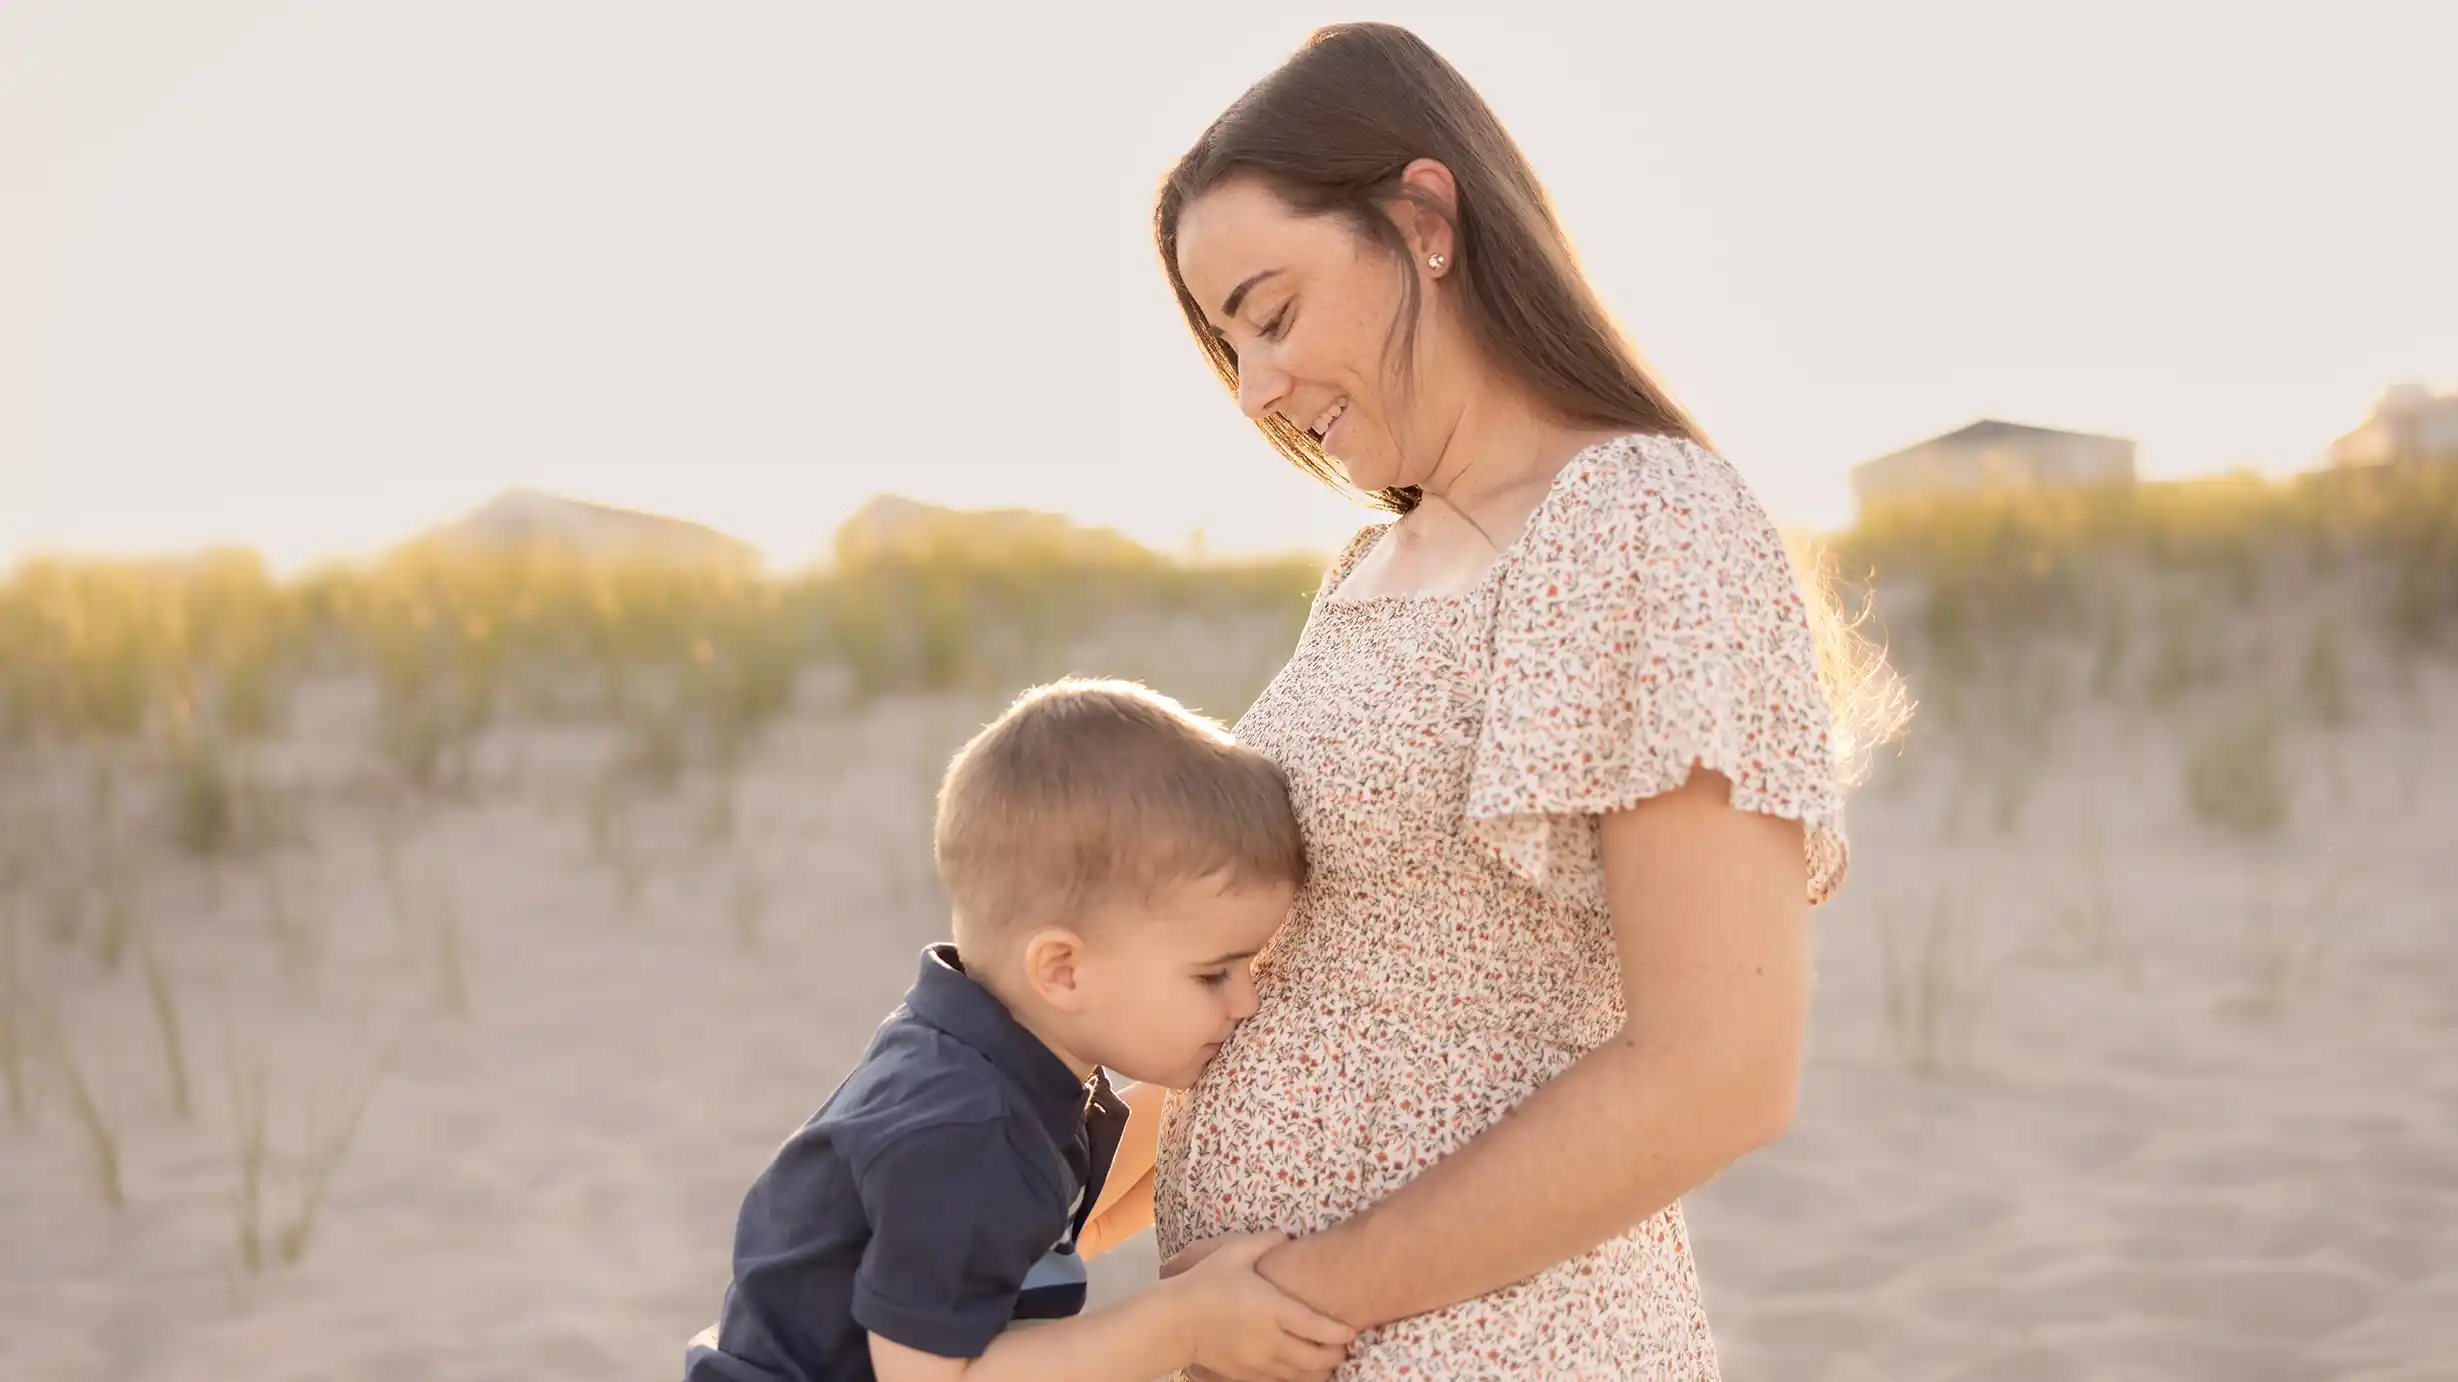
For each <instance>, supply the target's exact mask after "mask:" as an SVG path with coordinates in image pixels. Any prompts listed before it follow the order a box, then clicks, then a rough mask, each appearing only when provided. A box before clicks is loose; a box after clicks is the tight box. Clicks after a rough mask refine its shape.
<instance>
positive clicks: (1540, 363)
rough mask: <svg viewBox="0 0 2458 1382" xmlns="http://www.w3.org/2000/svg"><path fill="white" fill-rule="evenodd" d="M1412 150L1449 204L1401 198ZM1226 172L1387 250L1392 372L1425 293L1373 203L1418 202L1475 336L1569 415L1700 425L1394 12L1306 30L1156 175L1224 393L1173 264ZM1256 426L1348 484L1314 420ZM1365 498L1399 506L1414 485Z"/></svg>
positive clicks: (1494, 124)
mask: <svg viewBox="0 0 2458 1382" xmlns="http://www.w3.org/2000/svg"><path fill="white" fill-rule="evenodd" d="M1420 158H1430V159H1433V160H1435V161H1437V162H1439V163H1441V164H1442V165H1443V166H1445V167H1447V168H1449V169H1450V170H1451V177H1452V180H1453V182H1454V184H1455V185H1456V186H1457V188H1458V206H1457V208H1456V209H1452V208H1445V207H1441V206H1436V205H1433V204H1431V203H1430V202H1425V201H1424V200H1423V199H1421V198H1416V197H1413V196H1411V194H1410V192H1409V190H1408V189H1406V188H1403V187H1402V185H1401V182H1400V175H1401V173H1402V172H1403V171H1404V170H1406V169H1407V167H1408V165H1409V164H1410V163H1412V162H1414V161H1415V160H1417V159H1420ZM1235 177H1251V178H1256V179H1258V180H1260V181H1261V182H1262V183H1263V184H1264V185H1265V186H1267V187H1269V188H1271V189H1272V191H1273V192H1275V193H1276V194H1277V195H1278V196H1279V197H1280V198H1281V200H1282V201H1284V202H1285V203H1287V204H1288V206H1289V207H1290V208H1291V209H1292V210H1294V211H1296V212H1297V213H1298V214H1299V215H1303V216H1338V217H1340V218H1341V219H1342V220H1344V221H1346V222H1347V223H1348V224H1349V225H1350V226H1351V227H1352V228H1353V229H1354V230H1355V231H1356V232H1357V233H1358V234H1359V235H1361V236H1363V237H1365V238H1366V239H1368V240H1370V241H1372V242H1373V243H1375V244H1377V245H1380V246H1381V247H1382V248H1383V249H1385V250H1387V251H1389V252H1390V253H1391V255H1392V258H1393V260H1394V262H1395V264H1396V266H1397V269H1398V272H1399V275H1400V283H1401V285H1402V286H1401V292H1402V295H1403V296H1402V299H1401V309H1400V314H1399V317H1398V319H1397V320H1396V321H1394V322H1393V324H1392V338H1391V345H1392V348H1393V350H1394V351H1395V352H1396V354H1397V358H1398V362H1399V368H1400V370H1401V371H1402V377H1403V378H1405V368H1406V362H1407V360H1408V359H1409V358H1410V352H1411V349H1412V348H1413V346H1414V345H1415V342H1416V331H1417V323H1418V320H1419V318H1420V316H1421V315H1422V312H1423V308H1424V303H1423V301H1422V294H1421V292H1420V289H1419V286H1418V282H1417V275H1416V270H1415V265H1414V264H1413V263H1411V262H1410V256H1409V253H1408V246H1407V243H1406V241H1405V239H1404V238H1403V237H1402V235H1401V233H1400V229H1399V227H1398V226H1397V225H1396V224H1394V223H1393V222H1392V220H1391V217H1390V215H1389V214H1388V213H1387V212H1386V211H1385V210H1384V207H1386V206H1388V205H1389V204H1390V203H1392V202H1394V201H1398V200H1402V199H1408V200H1412V201H1418V202H1419V203H1420V204H1421V205H1424V206H1425V209H1426V210H1428V211H1430V212H1432V213H1433V214H1435V215H1438V216H1442V217H1443V218H1444V219H1446V220H1447V221H1449V222H1450V225H1451V230H1452V237H1453V241H1454V244H1455V245H1456V249H1455V251H1454V253H1453V255H1452V258H1453V260H1454V261H1455V265H1454V268H1453V271H1452V272H1453V281H1454V282H1456V283H1457V284H1458V285H1459V290H1460V297H1461V300H1462V314H1463V315H1464V317H1465V318H1466V320H1467V323H1468V329H1469V331H1470V333H1471V335H1472V337H1473V339H1474V340H1475V342H1476V345H1477V347H1478V349H1479V350H1481V351H1482V352H1483V353H1484V355H1485V357H1486V358H1487V359H1488V360H1490V361H1492V362H1493V363H1494V364H1495V365H1496V366H1497V367H1498V368H1500V369H1501V370H1502V371H1503V372H1504V373H1506V374H1508V375H1509V376H1510V377H1511V378H1512V379H1513V380H1515V381H1517V382H1518V383H1519V384H1520V385H1521V386H1522V387H1524V388H1526V389H1527V390H1528V391H1529V392H1530V393H1531V394H1533V395H1534V396H1535V397H1536V398H1537V399H1539V400H1540V401H1542V402H1543V403H1545V404H1548V405H1550V406H1551V407H1552V408H1553V409H1554V410H1555V411H1557V412H1558V413H1560V414H1561V415H1562V416H1563V417H1565V418H1567V419H1570V420H1572V421H1575V422H1582V423H1592V424H1595V425H1598V426H1608V427H1620V428H1623V429H1625V430H1628V431H1632V432H1653V433H1661V434H1666V435H1671V436H1679V437H1687V438H1689V439H1691V440H1693V441H1704V440H1705V438H1704V437H1703V436H1701V435H1700V433H1699V430H1698V428H1697V426H1696V425H1695V424H1693V423H1692V422H1691V421H1690V418H1689V416H1688V415H1687V414H1685V413H1684V412H1683V411H1682V410H1681V406H1680V405H1679V404H1677V403H1675V402H1674V401H1673V399H1672V397H1671V396H1670V395H1669V394H1667V393H1666V392H1665V391H1664V389H1663V388H1661V387H1660V386H1658V384H1657V383H1656V381H1655V380H1654V379H1652V378H1650V377H1649V375H1648V373H1647V369H1646V367H1645V366H1644V365H1642V364H1641V363H1640V362H1639V357H1638V353H1637V351H1636V350H1635V349H1633V348H1632V346H1631V344H1630V342H1629V340H1628V339H1627V338H1626V337H1625V336H1623V334H1622V333H1621V332H1620V331H1619V330H1618V329H1617V328H1616V327H1615V326H1614V324H1613V320H1612V317H1611V315H1610V314H1608V313H1607V312H1606V311H1605V308H1604V304H1603V303H1601V302H1599V301H1598V300H1597V298H1596V294H1595V293H1594V292H1593V291H1591V290H1590V289H1589V287H1588V285H1587V281H1586V279H1585V278H1583V277H1582V276H1581V275H1580V272H1579V268H1578V263H1577V260H1576V259H1575V257H1574V256H1573V255H1572V253H1571V248H1570V241H1569V239H1568V237H1566V236H1564V235H1563V233H1562V226H1561V223H1560V222H1559V221H1558V220H1557V219H1556V218H1555V216H1554V213H1553V204H1552V202H1551V201H1550V200H1548V199H1547V197H1546V196H1545V189H1544V187H1543V185H1542V184H1540V183H1539V182H1538V181H1537V178H1536V170H1535V169H1534V168H1532V167H1530V166H1529V164H1528V160H1527V158H1526V156H1525V155H1523V154H1521V153H1520V151H1519V146H1518V145H1517V144H1515V143H1513V142H1512V141H1511V136H1510V135H1509V133H1508V132H1506V131H1505V130H1504V129H1503V128H1502V122H1501V121H1500V120H1498V119H1496V118H1495V117H1494V113H1493V111H1492V109H1491V108H1490V107H1488V106H1487V105H1486V104H1485V101H1484V98H1482V97H1480V96H1478V95H1477V93H1476V91H1475V89H1474V88H1472V87H1470V86H1469V85H1468V82H1467V79H1466V78H1464V77H1462V76H1461V75H1460V74H1459V72H1458V70H1457V69H1455V68H1453V67H1452V66H1451V64H1450V63H1448V62H1446V61H1444V60H1443V58H1442V55H1441V54H1439V53H1436V52H1435V51H1434V50H1433V49H1432V48H1430V47H1428V46H1426V43H1425V41H1424V40H1423V39H1420V38H1418V37H1417V36H1416V35H1415V34H1413V33H1410V32H1409V31H1408V30H1406V29H1403V28H1400V27H1398V26H1396V25H1391V24H1337V25H1333V26H1332V27H1330V28H1325V29H1317V30H1316V31H1315V32H1314V33H1313V34H1312V35H1310V36H1308V38H1307V39H1306V42H1305V46H1303V47H1301V48H1299V49H1298V50H1297V52H1296V53H1295V54H1294V55H1292V56H1291V57H1290V58H1289V60H1288V61H1287V62H1285V63H1282V64H1281V66H1280V67H1279V69H1278V70H1276V71H1274V72H1273V73H1272V74H1271V75H1269V76H1267V77H1265V78H1264V79H1263V80H1262V81H1260V82H1257V83H1255V85H1254V86H1253V87H1251V88H1250V89H1248V91H1247V92H1246V94H1245V95H1243V96H1241V97H1239V98H1238V99H1237V102H1236V103H1235V104H1233V105H1231V106H1230V107H1229V109H1228V110H1227V111H1225V112H1224V113H1223V114H1222V115H1221V117H1220V118H1219V119H1217V120H1214V121H1213V122H1212V126H1211V128H1209V129H1207V130H1205V131H1204V132H1203V137H1202V138H1200V139H1197V140H1196V141H1195V147H1194V148H1192V149H1190V150H1188V151H1187V153H1186V156H1185V157H1183V158H1181V159H1179V160H1178V164H1177V166H1176V167H1175V168H1172V169H1171V170H1170V172H1169V176H1168V178H1167V179H1165V180H1164V181H1163V182H1162V184H1161V193H1160V198H1159V201H1158V204H1157V205H1156V206H1155V207H1154V208H1153V213H1152V229H1153V238H1154V239H1155V240H1156V241H1157V242H1158V244H1159V246H1160V251H1161V262H1162V264H1163V265H1164V267H1165V268H1166V270H1167V272H1168V274H1169V286H1170V287H1171V289H1173V290H1174V291H1175V292H1176V293H1177V295H1178V306H1179V308H1180V310H1182V311H1183V312H1185V313H1186V324H1187V327H1188V329H1189V330H1191V331H1193V332H1194V333H1195V341H1196V344H1197V345H1199V346H1200V347H1201V348H1202V350H1203V352H1204V357H1205V358H1206V359H1208V360H1210V361H1211V364H1212V370H1213V372H1214V373H1216V374H1218V375H1219V376H1220V378H1221V382H1223V383H1225V384H1227V385H1228V386H1229V388H1230V391H1231V392H1233V393H1234V392H1235V391H1236V389H1237V386H1238V362H1237V354H1236V352H1235V351H1234V350H1233V349H1231V347H1230V346H1229V343H1228V342H1226V341H1224V340H1222V339H1221V338H1220V337H1219V335H1217V334H1216V333H1215V332H1214V331H1213V330H1212V328H1211V325H1210V323H1209V321H1208V320H1207V319H1206V317H1205V316H1204V310H1203V306H1202V304H1200V303H1198V302H1196V301H1195V298H1194V295H1193V294H1191V293H1189V292H1188V291H1187V288H1186V279H1185V278H1184V276H1183V275H1181V274H1180V273H1179V271H1178V218H1179V217H1180V216H1181V215H1183V214H1184V213H1185V211H1186V208H1187V206H1188V205H1189V204H1190V203H1192V202H1193V201H1194V200H1195V199H1196V198H1198V197H1200V196H1202V195H1203V194H1204V193H1206V192H1209V191H1211V190H1212V189H1213V188H1215V187H1218V186H1220V185H1221V184H1222V183H1223V182H1226V181H1228V180H1229V179H1231V178H1235ZM1255 425H1256V426H1257V427H1259V428H1261V429H1262V431H1263V435H1264V436H1265V437H1267V438H1269V439H1270V441H1271V443H1272V445H1273V446H1274V447H1275V448H1276V449H1278V450H1279V452H1280V453H1281V454H1282V455H1284V456H1286V457H1288V458H1289V459H1290V460H1292V461H1294V462H1296V463H1297V465H1298V466H1299V467H1300V468H1302V469H1304V470H1306V471H1309V472H1311V473H1312V474H1314V475H1315V476H1316V477H1318V478H1320V479H1322V480H1324V481H1325V482H1327V483H1330V484H1333V485H1342V484H1343V483H1344V482H1343V480H1342V477H1341V475H1340V471H1339V469H1338V467H1336V466H1335V465H1333V463H1332V462H1331V461H1330V460H1329V459H1327V458H1326V457H1325V456H1324V455H1323V451H1322V448H1321V447H1320V446H1318V445H1317V444H1316V442H1315V439H1314V435H1313V434H1312V433H1310V432H1308V431H1306V430H1305V429H1304V428H1302V427H1299V426H1297V425H1296V424H1294V423H1292V422H1290V421H1289V420H1288V419H1286V418H1283V417H1280V416H1279V415H1277V414H1267V415H1265V416H1263V417H1261V418H1258V419H1256V422H1255ZM1371 498H1372V499H1373V500H1374V501H1375V502H1377V503H1379V504H1381V505H1382V506H1383V507H1386V508H1389V509H1392V510H1394V511H1396V512H1400V513H1406V512H1407V511H1408V510H1410V509H1411V508H1414V507H1415V506H1416V502H1417V492H1416V491H1415V490H1414V489H1389V490H1383V491H1380V492H1378V493H1376V494H1374V495H1372V496H1371Z"/></svg>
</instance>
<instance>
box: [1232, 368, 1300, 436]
mask: <svg viewBox="0 0 2458 1382" xmlns="http://www.w3.org/2000/svg"><path fill="white" fill-rule="evenodd" d="M1288 393H1289V376H1288V375H1286V374H1283V373H1281V372H1280V371H1279V370H1276V369H1273V368H1272V367H1271V366H1269V365H1267V364H1264V363H1263V362H1261V361H1259V360H1249V359H1240V360H1239V361H1238V411H1239V412H1242V413H1244V414H1246V416H1248V417H1249V418H1252V419H1254V420H1256V421H1258V422H1260V421H1261V420H1262V419H1263V417H1264V416H1265V415H1266V414H1268V413H1271V412H1273V411H1275V410H1277V409H1278V408H1279V407H1280V404H1281V401H1282V400H1283V399H1285V398H1287V397H1288Z"/></svg>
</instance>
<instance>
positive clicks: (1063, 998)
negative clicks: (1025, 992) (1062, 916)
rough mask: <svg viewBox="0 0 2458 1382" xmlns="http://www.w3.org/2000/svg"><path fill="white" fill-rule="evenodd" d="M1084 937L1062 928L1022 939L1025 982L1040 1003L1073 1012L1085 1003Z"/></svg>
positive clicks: (1049, 929)
mask: <svg viewBox="0 0 2458 1382" xmlns="http://www.w3.org/2000/svg"><path fill="white" fill-rule="evenodd" d="M1083 960H1084V939H1083V937H1081V936H1078V935H1077V934H1076V933H1075V932H1073V931H1069V930H1067V929H1065V928H1064V927H1057V926H1052V927H1047V928H1045V929H1043V930H1040V931H1036V932H1034V933H1033V934H1032V937H1031V938H1030V939H1028V940H1026V941H1025V942H1024V982H1025V984H1026V985H1027V986H1029V987H1030V988H1031V989H1032V991H1033V992H1034V993H1035V994H1036V995H1038V996H1039V997H1040V999H1041V1001H1042V1002H1044V1003H1047V1004H1049V1005H1050V1006H1051V1007H1053V1008H1056V1009H1058V1010H1059V1011H1060V1012H1064V1013H1073V1012H1076V1011H1078V1010H1079V1009H1081V1008H1082V1007H1083V1005H1084V965H1083Z"/></svg>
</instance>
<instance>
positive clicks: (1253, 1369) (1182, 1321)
mask: <svg viewBox="0 0 2458 1382" xmlns="http://www.w3.org/2000/svg"><path fill="white" fill-rule="evenodd" d="M1280 1241H1282V1240H1281V1238H1280V1235H1278V1234H1274V1233H1259V1234H1253V1235H1250V1236H1248V1237H1246V1238H1241V1239H1236V1240H1234V1241H1232V1242H1230V1243H1228V1244H1226V1245H1224V1246H1223V1247H1222V1248H1221V1250H1220V1251H1219V1252H1217V1253H1215V1254H1214V1255H1213V1257H1212V1259H1211V1260H1210V1261H1208V1262H1207V1263H1206V1264H1205V1265H1204V1266H1202V1267H1200V1268H1197V1269H1196V1270H1194V1271H1190V1272H1188V1273H1187V1274H1185V1275H1184V1276H1180V1277H1176V1278H1173V1279H1172V1280H1169V1281H1166V1282H1163V1283H1161V1284H1160V1285H1157V1286H1154V1287H1152V1288H1151V1289H1149V1290H1146V1291H1144V1292H1142V1293H1141V1294H1138V1295H1134V1296H1130V1297H1128V1298H1127V1299H1126V1300H1124V1301H1122V1302H1120V1303H1119V1304H1116V1305H1113V1306H1110V1307H1109V1308H1107V1309H1104V1310H1096V1311H1094V1312H1093V1313H1091V1314H1089V1315H1079V1316H1077V1317H1075V1318H1074V1319H1069V1320H1060V1321H1057V1322H1055V1323H1051V1324H1044V1325H1035V1326H1033V1327H1032V1328H1030V1329H1024V1330H1010V1331H1008V1332H1007V1333H1004V1334H1001V1335H1000V1336H999V1337H998V1338H996V1339H994V1340H992V1341H991V1343H990V1346H989V1347H988V1348H987V1349H985V1350H983V1352H982V1355H981V1356H980V1357H979V1358H944V1357H940V1356H938V1355H936V1354H931V1353H925V1352H922V1351H920V1350H918V1349H912V1348H907V1347H905V1346H904V1345H902V1344H899V1343H896V1342H894V1341H893V1340H890V1339H885V1338H882V1337H880V1336H879V1335H878V1334H875V1333H874V1334H872V1335H871V1336H870V1353H871V1369H872V1371H874V1372H876V1373H877V1374H878V1375H879V1382H1113V1379H1114V1380H1115V1382H1145V1379H1148V1378H1152V1377H1158V1376H1162V1375H1164V1374H1167V1373H1174V1372H1178V1371H1180V1370H1182V1369H1186V1368H1204V1369H1207V1370H1209V1371H1213V1372H1217V1373H1219V1374H1221V1375H1223V1376H1227V1377H1231V1378H1241V1379H1251V1380H1258V1382H1265V1380H1267V1382H1328V1379H1329V1378H1330V1376H1331V1374H1332V1370H1333V1369H1334V1368H1337V1367H1338V1366H1339V1365H1340V1362H1341V1360H1342V1359H1343V1358H1344V1357H1346V1356H1347V1353H1348V1346H1349V1344H1350V1343H1351V1342H1352V1341H1353V1340H1354V1339H1355V1338H1356V1331H1355V1330H1353V1329H1350V1328H1349V1327H1348V1326H1347V1325H1344V1324H1342V1323H1340V1322H1339V1321H1338V1320H1335V1319H1332V1318H1330V1317H1329V1316H1326V1315H1322V1314H1318V1313H1316V1312H1315V1311H1314V1310H1311V1309H1309V1308H1307V1307H1306V1306H1305V1305H1303V1304H1301V1303H1299V1302H1297V1301H1295V1300H1292V1299H1290V1298H1289V1297H1288V1296H1285V1295H1283V1294H1281V1293H1280V1292H1279V1291H1278V1290H1277V1289H1275V1288H1274V1287H1273V1286H1272V1285H1271V1284H1270V1283H1269V1282H1266V1281H1265V1280H1264V1279H1263V1278H1261V1277H1259V1276H1257V1275H1255V1270H1254V1264H1255V1259H1256V1258H1258V1257H1261V1256H1262V1255H1263V1254H1264V1252H1265V1251H1266V1250H1267V1249H1269V1248H1271V1247H1272V1246H1273V1245H1274V1244H1276V1243H1278V1242H1280Z"/></svg>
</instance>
